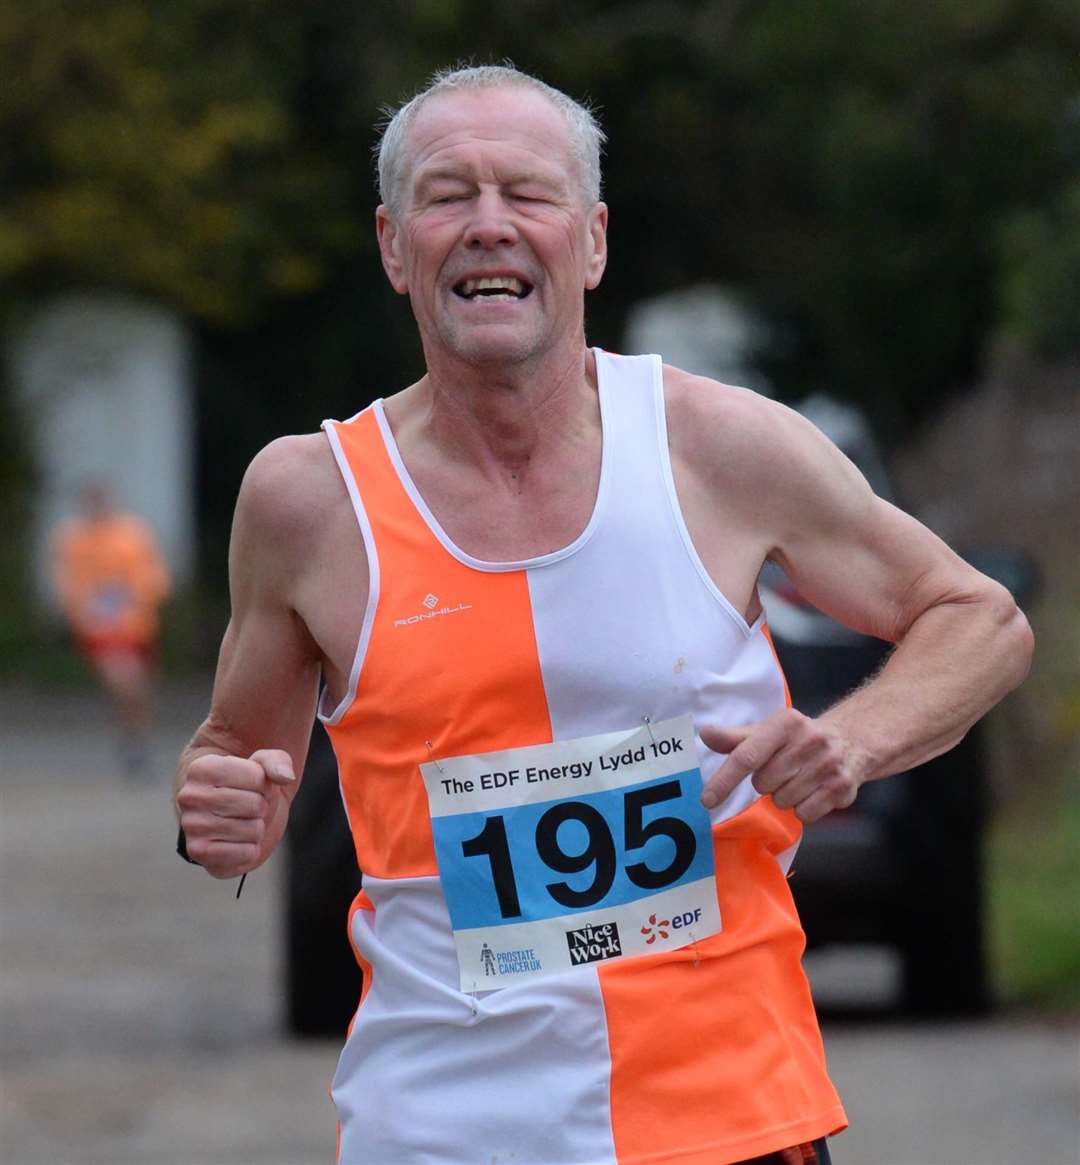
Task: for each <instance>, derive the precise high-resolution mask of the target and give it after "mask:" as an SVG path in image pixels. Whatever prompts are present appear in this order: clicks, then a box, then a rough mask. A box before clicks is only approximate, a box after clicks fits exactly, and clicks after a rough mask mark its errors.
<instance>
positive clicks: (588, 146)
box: [376, 63, 606, 214]
mask: <svg viewBox="0 0 1080 1165" xmlns="http://www.w3.org/2000/svg"><path fill="white" fill-rule="evenodd" d="M508 85H517V86H521V87H525V88H529V89H533V90H535V91H536V92H538V93H542V94H543V95H544V96H545V97H546V98H547V99H548V100H549V101H550V102H551V104H552V105H554V106H555V108H556V109H558V110H559V111H560V112H561V113H562V114H563V116H564V117H565V118H566V122H567V126H568V128H569V130H570V149H571V152H572V153H573V155H574V157H575V158H576V159H577V161H578V165H579V167H580V169H581V191H582V194H583V195H584V197H585V201H586V203H587V204H589V205H591V204H592V203H594V202H597V201H598V200H599V198H600V151H601V148H602V147H603V144H604V142H605V140H606V138H605V135H604V131H603V130H602V129H601V128H600V123H599V122H598V121H597V119H596V115H595V114H594V113H593V110H592V107H591V106H589V105H588V104H583V103H581V102H578V101H575V100H574V99H573V98H572V97H568V96H567V95H566V94H565V93H563V92H562V91H561V90H559V89H556V88H554V87H553V86H551V85H548V84H546V83H545V82H543V81H541V80H540V79H539V78H538V77H533V76H532V75H531V74H529V73H523V72H522V71H521V70H520V69H516V68H514V66H513V65H511V64H509V63H507V64H505V65H476V66H469V67H465V68H453V69H440V70H439V71H438V72H437V73H435V74H434V75H433V76H432V78H431V80H430V81H429V82H428V84H427V86H426V87H425V88H424V89H422V90H421V91H420V92H419V93H417V94H416V96H415V97H413V98H412V99H411V100H410V101H407V102H405V104H404V105H401V106H399V107H398V108H396V109H392V108H388V109H386V110H385V111H384V112H385V114H386V121H385V123H384V128H383V131H382V136H381V137H380V139H379V143H378V145H377V146H376V152H377V158H378V167H379V197H380V198H381V199H382V201H383V202H384V203H385V204H386V206H387V207H388V208H389V209H390V212H391V213H392V214H396V213H397V212H398V210H400V195H401V182H402V178H403V173H402V171H403V168H404V154H405V141H406V138H407V137H408V132H409V127H410V126H411V125H412V123H413V121H414V120H415V118H416V115H417V113H418V112H419V111H420V109H421V107H422V106H423V105H425V104H426V103H427V102H428V101H430V100H431V98H432V97H437V96H438V95H439V94H441V93H454V92H460V91H461V90H477V89H497V88H501V87H503V86H508Z"/></svg>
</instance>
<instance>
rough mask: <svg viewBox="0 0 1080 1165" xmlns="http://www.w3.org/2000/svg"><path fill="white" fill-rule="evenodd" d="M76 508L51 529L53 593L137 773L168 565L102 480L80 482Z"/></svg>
mask: <svg viewBox="0 0 1080 1165" xmlns="http://www.w3.org/2000/svg"><path fill="white" fill-rule="evenodd" d="M80 511H81V512H80V514H79V516H78V517H75V518H72V519H71V520H70V521H68V522H65V523H64V524H63V525H62V526H61V527H60V529H59V530H58V531H57V534H56V539H55V542H54V545H53V577H54V581H55V585H56V590H57V594H58V596H59V599H60V603H61V606H62V607H63V611H64V615H65V617H66V618H67V620H68V624H69V626H70V628H71V632H72V635H73V636H74V639H75V642H76V644H77V645H78V648H79V651H80V652H81V653H82V655H83V656H84V658H85V659H86V660H87V662H88V663H89V664H90V666H91V667H92V668H93V670H94V673H95V675H96V676H97V677H98V679H99V680H100V681H101V684H102V686H103V687H104V689H105V691H106V693H107V694H108V696H109V699H110V700H111V702H112V704H113V707H114V709H115V712H116V717H117V722H118V725H119V728H120V749H121V758H122V761H123V764H124V768H125V771H126V772H127V773H128V775H129V776H133V777H136V776H144V775H145V774H146V769H147V762H148V751H147V742H148V735H149V729H150V722H151V716H152V695H153V675H154V670H155V667H156V663H157V657H158V632H159V617H158V609H159V607H160V606H161V604H162V602H164V600H165V599H166V598H167V597H168V595H169V591H170V578H169V569H168V566H167V565H166V563H165V559H164V558H163V557H162V554H161V551H160V549H159V548H158V544H157V540H156V538H155V537H154V534H153V531H152V530H151V529H150V527H149V526H148V525H147V523H146V522H144V521H143V520H142V519H141V518H139V517H136V516H135V515H134V514H127V513H123V512H121V511H120V510H118V509H117V508H116V506H115V504H114V502H113V498H112V493H111V490H110V488H109V486H108V485H106V484H105V483H104V482H100V481H90V482H87V483H86V484H85V485H84V486H83V488H82V491H81V494H80Z"/></svg>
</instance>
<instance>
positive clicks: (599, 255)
mask: <svg viewBox="0 0 1080 1165" xmlns="http://www.w3.org/2000/svg"><path fill="white" fill-rule="evenodd" d="M607 217H608V211H607V203H606V202H598V203H597V204H596V205H595V206H594V207H593V208H592V210H591V211H589V241H590V243H591V247H590V250H589V253H588V255H587V258H586V262H585V287H586V288H587V289H588V290H589V291H592V289H593V288H594V287H598V286H599V285H600V280H601V279H602V278H603V277H604V268H605V267H607Z"/></svg>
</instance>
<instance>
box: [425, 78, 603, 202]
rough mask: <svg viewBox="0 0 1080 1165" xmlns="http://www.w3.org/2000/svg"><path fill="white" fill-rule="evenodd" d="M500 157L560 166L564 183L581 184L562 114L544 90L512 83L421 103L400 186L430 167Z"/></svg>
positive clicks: (553, 168) (555, 168)
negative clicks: (539, 90) (544, 93)
mask: <svg viewBox="0 0 1080 1165" xmlns="http://www.w3.org/2000/svg"><path fill="white" fill-rule="evenodd" d="M500 155H505V156H506V158H507V159H508V160H510V159H514V160H515V161H516V162H517V163H518V164H521V163H528V161H529V160H530V159H533V160H534V162H535V164H536V165H537V166H542V167H543V168H544V169H545V170H547V171H558V170H561V171H562V172H563V173H564V175H565V177H566V180H567V182H568V184H572V185H578V184H580V182H581V168H580V164H579V162H578V160H577V158H576V157H575V155H574V151H573V143H572V140H571V132H570V125H569V122H568V121H567V118H566V115H565V114H564V113H563V112H562V110H561V109H559V108H558V106H556V105H554V104H553V103H552V102H551V101H549V100H548V98H547V97H545V96H544V95H543V94H542V93H540V92H537V91H536V90H533V89H529V88H528V87H526V86H523V85H522V86H518V85H510V86H505V87H498V88H491V89H473V90H463V91H460V92H455V93H439V94H436V95H434V96H432V97H430V98H429V99H428V100H427V101H425V102H424V104H423V105H422V106H421V107H420V109H418V110H417V112H416V116H415V117H414V118H413V121H412V124H411V125H410V126H409V129H408V133H407V136H406V149H405V165H404V172H403V174H402V178H403V180H404V183H403V184H404V187H405V189H409V187H410V186H411V185H412V184H413V182H414V180H415V179H416V178H417V177H418V176H419V175H421V174H422V173H423V171H424V170H425V169H427V168H430V167H432V166H442V165H446V164H448V163H453V162H454V161H457V162H459V163H460V164H463V165H468V164H470V163H472V162H475V161H476V160H477V159H479V158H490V157H492V156H500Z"/></svg>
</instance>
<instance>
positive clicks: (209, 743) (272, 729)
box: [176, 437, 322, 877]
mask: <svg viewBox="0 0 1080 1165" xmlns="http://www.w3.org/2000/svg"><path fill="white" fill-rule="evenodd" d="M321 440H322V438H321V437H316V438H285V439H283V440H281V441H278V442H275V443H274V444H273V445H271V446H268V447H267V448H266V449H265V450H263V452H262V453H260V454H259V456H258V457H257V458H256V459H255V460H254V461H253V462H252V464H251V466H250V467H249V469H248V472H247V474H246V475H245V478H244V482H243V484H242V486H241V489H240V496H239V498H238V500H237V506H236V514H235V517H234V521H233V532H232V540H231V544H230V550H229V586H230V595H231V601H232V614H231V618H230V620H229V626H228V629H227V630H226V632H225V637H224V640H223V642H222V645H221V652H220V656H219V660H218V667H217V674H216V677H215V680H214V691H213V697H212V700H211V707H210V713H209V715H208V716H207V718H206V720H205V721H204V722H203V723H202V725H200V727H199V729H198V731H197V732H196V733H195V736H194V738H193V739H192V741H191V743H190V744H189V745H188V747H187V748H186V749H185V750H184V752H183V754H182V756H181V758H180V763H179V767H178V770H177V775H176V806H177V812H178V815H179V817H180V821H181V824H182V825H183V827H184V831H185V835H186V838H187V845H188V852H189V854H190V855H191V857H192V858H194V859H195V860H196V861H198V862H199V863H200V864H202V865H204V866H205V867H206V868H207V869H208V870H209V872H210V873H212V874H214V875H215V876H216V877H233V876H235V875H237V874H241V873H246V872H247V871H248V870H252V869H255V868H256V867H257V866H259V865H261V864H262V863H263V862H264V861H265V860H266V859H267V858H268V857H269V856H270V854H271V852H272V851H273V849H274V847H275V846H276V845H277V843H278V842H279V841H280V840H281V837H282V834H283V833H284V830H285V824H286V821H287V819H288V812H289V806H290V804H291V802H292V799H293V797H294V796H295V795H296V791H297V787H298V784H299V782H298V779H297V778H298V777H299V775H300V773H301V772H302V770H303V764H304V758H305V756H306V754H307V748H308V742H309V739H310V734H311V725H312V721H313V718H314V711H315V700H316V694H317V689H318V683H319V675H320V655H319V651H318V649H317V647H316V645H315V643H314V641H313V640H312V637H311V636H310V634H309V633H308V630H307V628H306V626H305V624H304V622H303V621H302V619H301V617H300V615H299V614H298V612H297V608H296V602H297V595H298V593H299V591H300V588H301V587H302V586H303V582H304V578H305V569H307V570H310V569H311V550H312V545H311V540H312V533H311V531H312V527H313V526H314V525H315V523H313V521H312V519H313V516H314V515H315V514H317V513H318V512H319V510H318V509H317V508H316V503H317V500H318V499H317V498H314V497H312V491H311V488H310V484H309V483H310V474H309V473H307V472H306V470H307V469H309V468H310V467H309V466H308V464H307V463H308V462H309V461H310V459H311V456H312V454H313V453H316V454H317V455H321V449H320V450H316V449H314V448H313V446H312V442H316V441H321Z"/></svg>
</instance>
